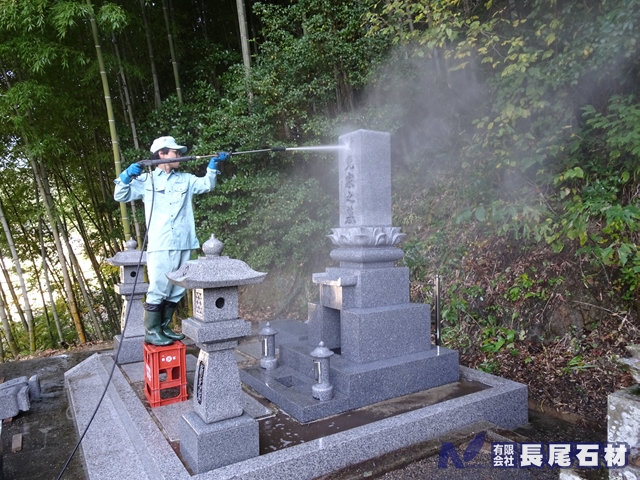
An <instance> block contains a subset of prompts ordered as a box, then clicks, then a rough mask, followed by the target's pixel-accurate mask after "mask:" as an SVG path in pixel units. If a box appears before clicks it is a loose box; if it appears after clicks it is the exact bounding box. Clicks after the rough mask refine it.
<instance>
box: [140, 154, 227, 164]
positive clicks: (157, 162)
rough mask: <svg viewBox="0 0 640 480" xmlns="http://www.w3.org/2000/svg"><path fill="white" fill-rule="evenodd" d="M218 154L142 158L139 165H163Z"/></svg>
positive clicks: (211, 156)
mask: <svg viewBox="0 0 640 480" xmlns="http://www.w3.org/2000/svg"><path fill="white" fill-rule="evenodd" d="M217 156H218V154H217V153H214V154H213V155H198V156H195V155H192V156H190V157H177V158H159V159H157V160H155V159H154V160H140V161H138V162H137V163H138V165H142V166H143V167H152V166H155V165H162V164H163V163H173V162H190V161H192V160H202V159H204V158H213V157H217Z"/></svg>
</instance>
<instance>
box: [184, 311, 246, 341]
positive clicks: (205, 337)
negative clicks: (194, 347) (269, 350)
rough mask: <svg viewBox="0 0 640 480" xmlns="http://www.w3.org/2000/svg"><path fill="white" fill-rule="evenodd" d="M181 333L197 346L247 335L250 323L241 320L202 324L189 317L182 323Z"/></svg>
mask: <svg viewBox="0 0 640 480" xmlns="http://www.w3.org/2000/svg"><path fill="white" fill-rule="evenodd" d="M182 333H184V334H185V335H186V336H187V337H189V338H190V339H191V340H193V341H194V342H195V343H197V344H202V343H209V342H220V341H226V340H230V339H233V338H242V337H245V336H247V335H249V334H250V333H251V323H249V322H247V321H245V320H243V319H241V318H236V319H235V320H225V321H219V322H213V323H204V322H201V321H200V320H196V319H195V318H192V317H190V318H187V319H186V320H184V321H183V322H182Z"/></svg>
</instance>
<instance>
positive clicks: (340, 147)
mask: <svg viewBox="0 0 640 480" xmlns="http://www.w3.org/2000/svg"><path fill="white" fill-rule="evenodd" d="M346 148H347V147H346V146H344V145H325V146H311V147H271V148H263V149H260V150H245V151H243V152H230V154H231V155H246V154H249V153H264V152H285V151H331V150H344V149H346ZM218 155H219V154H217V153H214V154H213V155H198V156H190V157H178V158H164V159H158V160H140V161H138V165H142V166H143V167H151V166H155V165H161V164H163V163H173V162H190V161H192V160H202V159H204V158H213V157H217V156H218Z"/></svg>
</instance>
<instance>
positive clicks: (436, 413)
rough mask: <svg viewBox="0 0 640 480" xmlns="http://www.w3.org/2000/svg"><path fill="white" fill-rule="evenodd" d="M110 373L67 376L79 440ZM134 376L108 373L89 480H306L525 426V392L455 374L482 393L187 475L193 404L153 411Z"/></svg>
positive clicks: (98, 359)
mask: <svg viewBox="0 0 640 480" xmlns="http://www.w3.org/2000/svg"><path fill="white" fill-rule="evenodd" d="M255 340H256V339H252V340H251V341H249V342H246V343H244V344H241V345H240V346H239V348H238V349H237V350H236V355H237V361H238V363H239V364H243V363H246V362H247V358H248V355H247V352H251V353H252V354H257V352H258V351H259V349H258V348H252V347H255V346H256V345H259V343H257V342H256V341H255ZM188 364H189V365H192V364H193V360H191V361H189V360H188ZM112 366H113V359H112V355H111V354H108V353H107V354H95V355H93V356H92V357H90V358H88V359H87V360H85V361H84V362H82V363H81V364H79V365H77V366H76V367H74V368H73V369H71V370H69V371H68V372H67V373H66V374H65V384H66V387H67V392H68V395H69V399H70V406H71V411H72V412H73V417H74V420H75V423H76V426H77V428H78V431H79V432H82V431H84V428H85V426H86V425H87V422H88V421H89V418H90V417H91V415H92V413H93V410H94V409H95V406H96V405H97V404H98V400H99V398H100V396H101V394H102V391H103V389H104V386H105V384H106V382H107V379H108V377H109V373H110V372H111V370H112ZM139 375H140V373H139V372H138V367H137V366H136V364H129V365H124V366H116V368H115V369H114V370H113V377H112V379H111V382H110V385H109V388H108V389H107V394H106V395H105V398H104V400H103V402H102V404H101V406H100V408H99V409H98V412H97V414H96V417H95V419H94V421H93V423H92V424H91V426H90V428H89V430H88V432H87V434H86V435H85V437H84V440H83V442H82V448H81V452H82V455H83V460H84V464H85V468H86V472H87V477H88V478H89V479H91V480H94V479H113V478H136V479H145V478H149V479H151V478H154V479H167V480H169V479H183V478H184V479H186V478H195V479H198V480H199V479H202V480H205V479H206V480H213V479H216V480H221V479H232V478H234V479H261V480H271V479H273V480H276V479H277V480H281V479H292V480H293V479H295V480H300V479H312V478H316V477H318V476H320V475H325V474H329V473H331V472H333V471H336V470H339V469H341V468H344V467H346V466H349V465H352V464H355V463H359V462H362V461H365V460H368V459H372V458H376V457H378V456H380V455H383V454H385V453H389V452H391V451H394V450H397V449H400V448H404V447H408V446H411V445H414V444H417V443H420V442H423V441H426V440H430V439H433V438H436V437H438V436H441V435H443V434H446V432H448V431H451V430H455V429H458V428H461V427H465V426H468V425H471V424H474V423H476V422H478V421H489V422H491V423H493V424H495V425H497V426H499V427H501V428H505V429H514V428H516V427H518V426H521V425H524V424H526V423H527V421H528V411H527V387H526V386H525V385H522V384H519V383H516V382H512V381H510V380H506V379H502V378H499V377H495V376H493V375H490V374H487V373H484V372H481V371H477V370H472V369H468V368H465V367H460V378H461V379H463V380H469V381H472V382H480V383H482V384H484V385H486V386H487V387H488V388H486V389H483V390H480V391H477V392H473V393H470V394H468V395H464V396H461V397H458V398H454V399H450V400H446V401H443V402H440V403H437V404H435V405H431V406H427V407H423V408H419V409H416V410H413V411H411V412H408V413H403V414H400V415H396V416H393V417H390V418H385V419H383V420H379V421H376V422H373V423H369V424H367V425H363V426H359V427H356V428H352V429H350V430H347V431H342V432H339V433H335V434H332V435H328V436H326V437H323V438H319V439H316V440H311V441H308V442H306V443H302V444H299V445H295V446H290V447H287V448H284V449H281V450H277V451H273V452H270V453H267V454H263V455H260V456H258V457H255V458H251V459H249V460H244V461H240V462H237V463H233V464H231V465H227V466H224V467H220V468H215V469H213V470H210V471H208V472H205V473H200V474H197V475H192V473H191V472H190V471H189V469H188V468H187V467H186V466H185V463H183V459H182V458H181V457H180V455H179V442H180V439H179V435H180V429H179V428H177V424H178V423H179V420H180V418H181V417H182V415H187V418H188V415H189V412H190V411H192V410H193V407H192V400H188V401H186V402H181V403H177V404H172V405H167V406H164V407H159V408H154V409H151V408H149V406H148V404H147V403H146V402H145V401H143V400H141V399H140V396H139V395H138V394H137V393H136V391H135V390H134V388H135V382H132V380H136V379H137V378H138V376H139ZM187 376H188V377H190V374H188V375H187ZM254 395H255V394H254ZM244 409H245V414H246V415H249V416H251V417H253V418H255V419H257V420H259V419H260V418H265V417H266V416H269V415H271V412H269V411H268V409H265V408H264V407H263V406H262V404H260V403H259V402H257V401H256V400H255V399H254V398H253V397H251V396H250V395H247V394H246V392H245V407H244ZM381 439H384V442H382V441H380V440H381ZM232 453H233V452H225V451H218V452H210V453H209V454H210V455H212V456H216V455H217V456H224V455H229V454H232Z"/></svg>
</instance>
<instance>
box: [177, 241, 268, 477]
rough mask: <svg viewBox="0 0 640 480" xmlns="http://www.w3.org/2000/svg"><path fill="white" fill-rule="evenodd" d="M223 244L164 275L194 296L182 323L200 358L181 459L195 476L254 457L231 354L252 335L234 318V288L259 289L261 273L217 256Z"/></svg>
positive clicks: (251, 426) (254, 440)
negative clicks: (245, 338) (245, 286)
mask: <svg viewBox="0 0 640 480" xmlns="http://www.w3.org/2000/svg"><path fill="white" fill-rule="evenodd" d="M223 247H224V246H223V244H222V242H220V241H219V240H218V239H216V238H215V237H214V236H211V238H210V239H209V240H207V241H206V242H205V243H204V244H203V245H202V251H203V252H204V253H205V256H204V257H201V258H200V259H198V260H196V261H189V262H187V263H185V264H184V265H183V266H182V267H180V268H179V269H178V270H176V271H175V272H171V273H169V274H167V278H168V279H169V281H171V282H172V283H174V284H176V285H179V286H181V287H184V288H187V289H190V290H193V317H191V318H188V319H186V320H184V321H183V322H182V332H183V333H184V334H185V335H186V336H187V337H189V338H191V339H192V340H193V341H194V342H195V343H196V345H197V346H198V347H200V355H199V357H198V363H197V366H196V373H195V380H194V385H193V411H190V412H188V413H186V414H184V415H183V416H182V423H181V425H180V453H181V454H182V456H183V457H184V458H185V460H186V462H187V463H188V465H189V467H190V468H191V469H192V470H193V471H194V472H195V473H202V472H206V471H209V470H212V469H214V468H218V467H222V466H224V465H229V464H231V463H236V462H239V461H242V460H246V459H248V458H252V457H257V456H258V455H259V452H260V449H259V443H258V422H257V421H256V420H254V419H253V418H252V417H251V416H249V415H248V414H246V413H244V411H243V401H242V385H241V383H240V376H239V374H238V367H237V364H236V359H235V353H234V348H236V347H237V346H238V341H239V340H240V339H242V338H243V337H245V336H247V335H249V334H250V333H251V324H250V323H249V322H247V321H245V320H243V319H241V318H238V286H239V285H248V284H255V283H260V282H262V280H264V277H265V276H266V273H261V272H256V271H254V270H252V269H251V268H249V266H248V265H247V264H246V263H244V262H242V261H240V260H234V259H230V258H229V257H225V256H221V255H220V253H221V252H222V249H223Z"/></svg>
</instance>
